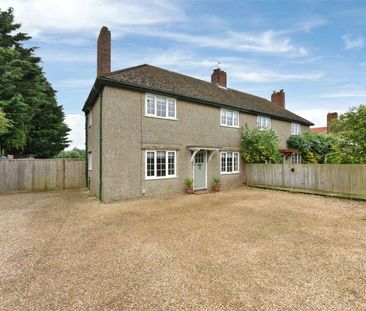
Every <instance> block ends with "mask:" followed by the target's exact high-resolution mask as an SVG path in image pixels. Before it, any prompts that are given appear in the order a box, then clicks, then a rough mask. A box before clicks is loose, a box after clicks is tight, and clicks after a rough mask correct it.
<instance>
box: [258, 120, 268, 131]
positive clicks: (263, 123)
mask: <svg viewBox="0 0 366 311" xmlns="http://www.w3.org/2000/svg"><path fill="white" fill-rule="evenodd" d="M257 127H258V129H260V130H262V131H267V130H269V129H270V128H271V119H270V118H267V117H263V116H258V117H257Z"/></svg>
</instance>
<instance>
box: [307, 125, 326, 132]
mask: <svg viewBox="0 0 366 311" xmlns="http://www.w3.org/2000/svg"><path fill="white" fill-rule="evenodd" d="M310 132H313V133H318V134H327V133H328V127H326V126H323V127H312V128H310Z"/></svg>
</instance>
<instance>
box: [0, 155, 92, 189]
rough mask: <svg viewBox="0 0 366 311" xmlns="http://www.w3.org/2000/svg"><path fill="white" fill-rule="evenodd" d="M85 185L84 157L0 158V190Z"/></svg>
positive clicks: (80, 186) (61, 187)
mask: <svg viewBox="0 0 366 311" xmlns="http://www.w3.org/2000/svg"><path fill="white" fill-rule="evenodd" d="M84 187H85V161H83V160H71V159H70V160H69V159H35V160H33V159H32V160H31V159H15V160H0V193H6V192H14V191H47V190H58V189H70V188H84Z"/></svg>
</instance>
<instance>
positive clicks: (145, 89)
mask: <svg viewBox="0 0 366 311" xmlns="http://www.w3.org/2000/svg"><path fill="white" fill-rule="evenodd" d="M103 85H110V86H115V87H123V88H126V89H130V90H137V91H142V92H152V93H155V94H158V95H165V96H174V97H176V98H177V99H178V98H179V99H183V100H186V101H190V102H194V103H199V104H204V105H208V106H214V107H219V108H221V107H223V108H229V109H234V110H237V111H240V112H244V113H247V114H251V115H256V116H257V115H263V116H269V117H272V118H273V119H277V120H282V121H287V122H297V123H300V124H302V125H306V126H311V125H314V124H313V123H312V122H306V121H299V120H295V119H291V118H286V117H280V116H276V115H272V114H269V113H262V112H259V111H254V110H249V109H244V108H240V107H237V106H232V105H227V104H223V103H218V102H210V101H206V100H203V99H197V98H192V97H189V96H184V95H179V94H177V93H174V92H166V91H162V90H158V89H154V88H150V87H145V86H144V87H142V86H140V85H137V84H132V83H128V82H121V81H117V80H113V79H109V78H104V77H98V78H97V79H96V80H95V82H94V86H93V89H92V90H91V91H90V93H89V95H88V98H87V100H86V102H85V105H84V107H83V111H85V110H88V106H89V105H90V103H93V98H94V97H95V96H96V95H97V94H95V93H94V92H93V90H94V89H95V87H102V86H103Z"/></svg>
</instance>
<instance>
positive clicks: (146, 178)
mask: <svg viewBox="0 0 366 311" xmlns="http://www.w3.org/2000/svg"><path fill="white" fill-rule="evenodd" d="M174 178H177V176H176V175H174V176H164V177H146V176H145V180H147V181H148V180H164V179H174Z"/></svg>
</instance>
